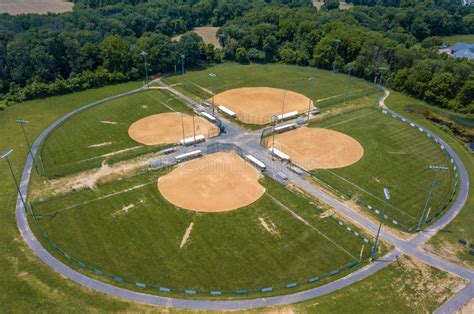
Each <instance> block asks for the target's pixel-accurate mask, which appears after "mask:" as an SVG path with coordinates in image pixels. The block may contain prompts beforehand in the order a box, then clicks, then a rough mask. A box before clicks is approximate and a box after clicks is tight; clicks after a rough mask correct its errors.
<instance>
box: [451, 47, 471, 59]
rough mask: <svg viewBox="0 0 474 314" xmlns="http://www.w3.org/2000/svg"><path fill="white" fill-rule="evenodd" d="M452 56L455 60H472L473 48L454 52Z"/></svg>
mask: <svg viewBox="0 0 474 314" xmlns="http://www.w3.org/2000/svg"><path fill="white" fill-rule="evenodd" d="M454 56H455V57H456V58H467V59H474V48H466V49H463V50H459V51H456V52H454Z"/></svg>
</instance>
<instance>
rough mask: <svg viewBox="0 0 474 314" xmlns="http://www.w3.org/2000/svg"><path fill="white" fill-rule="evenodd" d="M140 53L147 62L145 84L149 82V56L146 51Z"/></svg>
mask: <svg viewBox="0 0 474 314" xmlns="http://www.w3.org/2000/svg"><path fill="white" fill-rule="evenodd" d="M140 55H141V56H142V57H143V61H144V62H145V84H146V83H148V63H147V61H146V59H147V57H148V53H147V52H145V51H142V52H141V53H140Z"/></svg>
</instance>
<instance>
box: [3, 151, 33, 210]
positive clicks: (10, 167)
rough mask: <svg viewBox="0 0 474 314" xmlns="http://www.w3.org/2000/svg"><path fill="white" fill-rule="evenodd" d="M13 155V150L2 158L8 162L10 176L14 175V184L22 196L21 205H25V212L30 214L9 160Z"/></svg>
mask: <svg viewBox="0 0 474 314" xmlns="http://www.w3.org/2000/svg"><path fill="white" fill-rule="evenodd" d="M11 153H13V149H9V150H7V151H6V152H5V153H3V154H2V155H1V156H0V157H1V158H2V159H4V160H5V161H6V162H7V165H8V169H10V174H11V175H12V179H13V183H14V184H15V187H16V190H17V192H18V195H19V196H20V199H21V203H22V204H23V208H25V212H26V213H28V207H27V206H26V202H25V199H24V198H23V194H22V193H21V190H20V186H19V185H18V181H17V180H16V177H15V173H14V172H13V169H12V164H11V163H10V159H9V158H8V156H9V155H10V154H11Z"/></svg>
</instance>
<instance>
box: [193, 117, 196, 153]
mask: <svg viewBox="0 0 474 314" xmlns="http://www.w3.org/2000/svg"><path fill="white" fill-rule="evenodd" d="M193 138H194V146H196V124H195V123H194V115H193Z"/></svg>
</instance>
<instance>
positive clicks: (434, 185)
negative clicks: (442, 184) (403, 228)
mask: <svg viewBox="0 0 474 314" xmlns="http://www.w3.org/2000/svg"><path fill="white" fill-rule="evenodd" d="M430 169H433V170H435V171H437V173H436V175H435V177H434V179H433V183H432V184H431V188H430V191H429V193H428V198H427V199H426V202H425V206H424V207H423V211H422V213H421V216H420V220H419V221H418V226H417V227H416V231H420V230H421V226H422V225H423V224H424V223H425V219H426V217H425V214H426V210H427V209H428V205H429V203H430V200H431V196H432V195H433V192H434V189H435V187H436V183H437V182H438V179H439V177H440V175H441V173H442V172H443V171H447V170H448V168H447V167H440V166H430Z"/></svg>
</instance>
